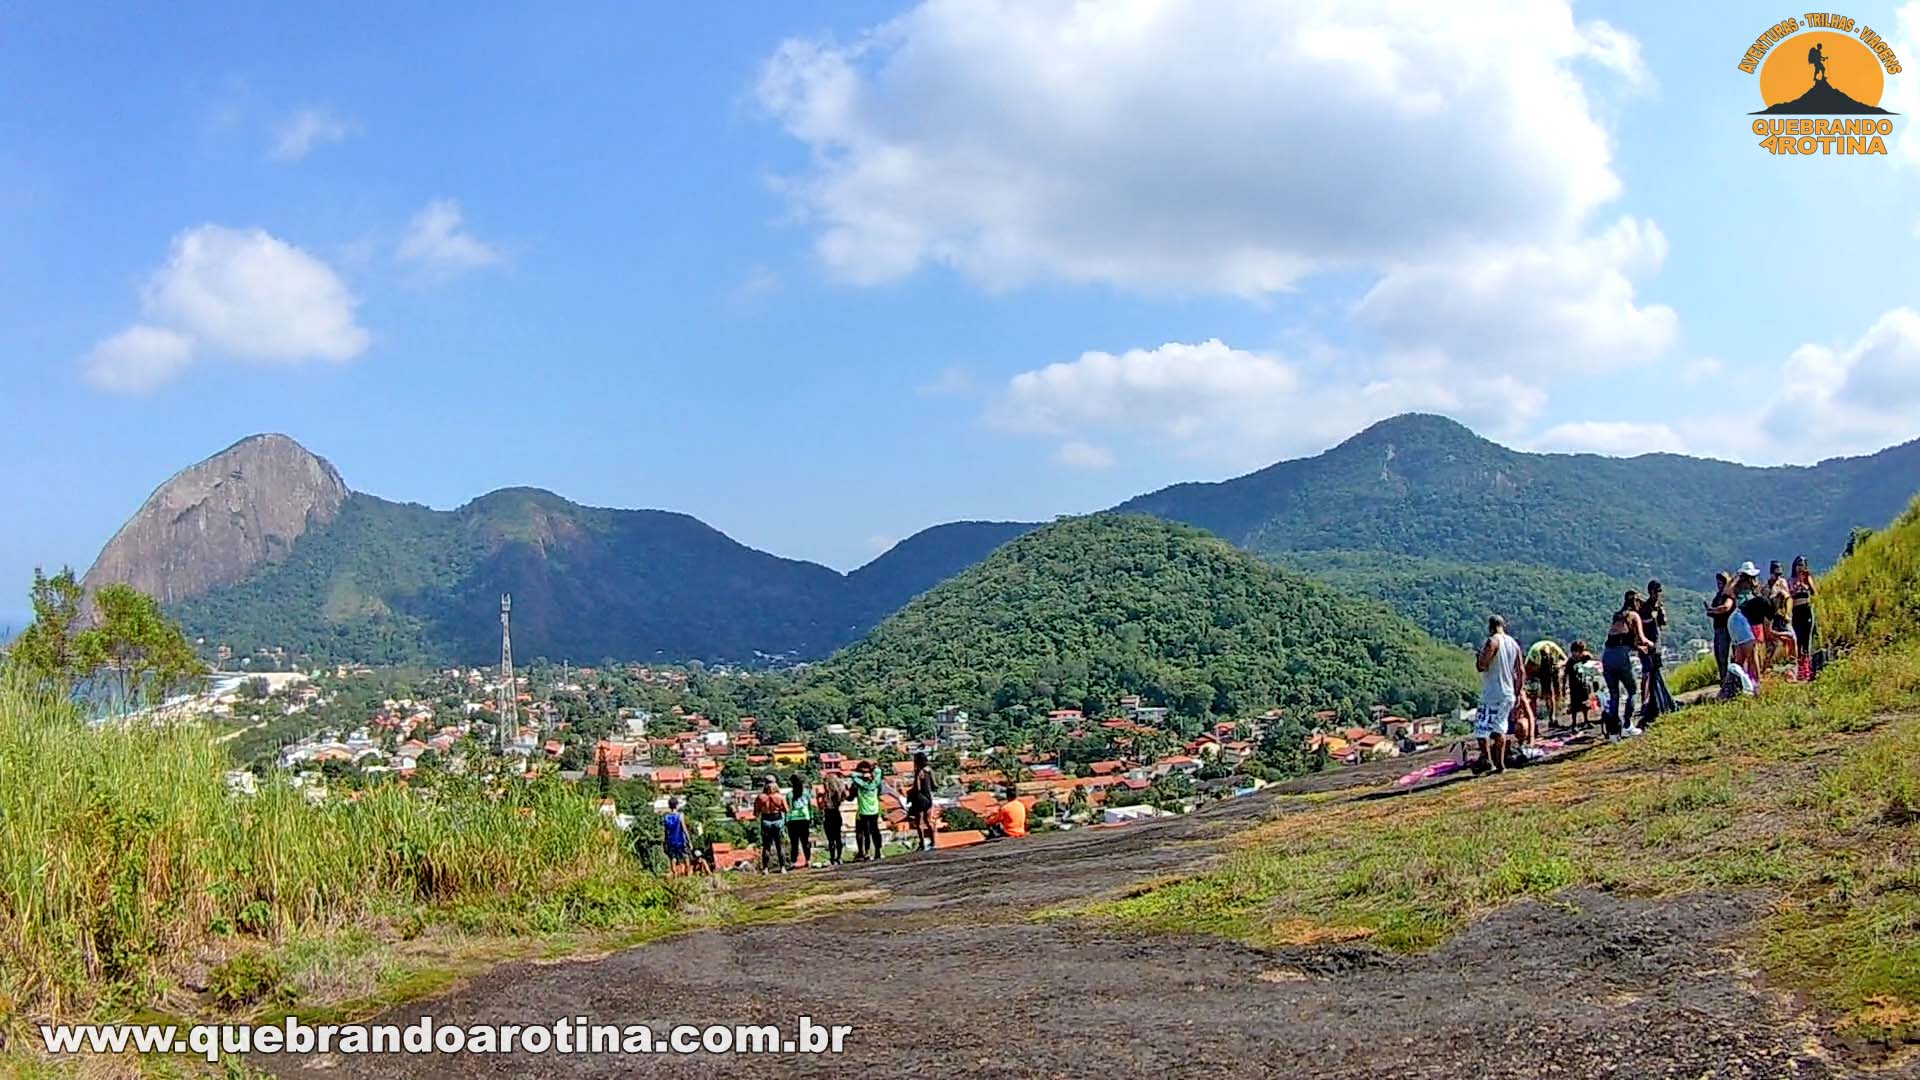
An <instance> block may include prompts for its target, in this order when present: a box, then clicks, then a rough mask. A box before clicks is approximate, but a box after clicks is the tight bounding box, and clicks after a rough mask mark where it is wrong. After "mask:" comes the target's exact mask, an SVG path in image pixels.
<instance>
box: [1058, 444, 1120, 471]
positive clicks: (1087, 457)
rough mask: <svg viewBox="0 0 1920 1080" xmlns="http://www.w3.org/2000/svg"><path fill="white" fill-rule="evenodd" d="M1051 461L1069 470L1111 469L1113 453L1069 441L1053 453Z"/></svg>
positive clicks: (1101, 447) (1092, 445)
mask: <svg viewBox="0 0 1920 1080" xmlns="http://www.w3.org/2000/svg"><path fill="white" fill-rule="evenodd" d="M1053 460H1054V461H1055V462H1056V463H1058V464H1060V465H1065V466H1066V467H1067V468H1069V469H1111V468H1113V451H1111V450H1109V449H1107V448H1106V447H1104V446H1095V445H1094V444H1093V443H1088V442H1081V441H1080V440H1078V439H1071V440H1068V441H1067V442H1063V443H1061V444H1060V446H1059V448H1058V449H1056V450H1054V452H1053Z"/></svg>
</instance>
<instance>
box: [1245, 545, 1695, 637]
mask: <svg viewBox="0 0 1920 1080" xmlns="http://www.w3.org/2000/svg"><path fill="white" fill-rule="evenodd" d="M1269 558H1270V559H1271V560H1272V561H1273V562H1274V563H1276V564H1278V565H1280V566H1284V567H1287V568H1288V569H1291V570H1296V571H1299V572H1300V573H1303V574H1309V575H1311V576H1313V577H1316V578H1319V579H1320V580H1321V581H1324V582H1326V583H1327V584H1329V585H1333V586H1335V587H1337V588H1340V589H1344V590H1347V591H1349V592H1352V593H1354V594H1356V595H1359V596H1370V597H1373V598H1374V599H1376V600H1379V601H1381V602H1383V603H1385V604H1386V605H1387V606H1388V607H1390V608H1392V609H1393V610H1395V611H1397V612H1399V613H1400V614H1402V615H1404V616H1406V617H1407V618H1409V619H1411V620H1413V621H1414V622H1415V623H1418V624H1419V625H1420V627H1421V628H1422V629H1424V630H1426V631H1427V633H1429V634H1432V635H1433V636H1434V637H1436V638H1438V639H1439V640H1441V641H1450V642H1456V643H1460V644H1468V643H1472V644H1477V643H1478V642H1479V641H1481V640H1482V639H1483V638H1484V637H1485V636H1486V632H1487V616H1488V615H1491V614H1494V613H1496V612H1497V613H1499V614H1501V615H1504V616H1506V619H1507V626H1508V628H1509V630H1510V632H1511V633H1513V635H1514V636H1515V637H1518V638H1519V639H1520V640H1521V641H1523V642H1529V643H1530V642H1533V641H1537V640H1539V639H1541V638H1543V637H1550V638H1553V639H1555V640H1557V641H1559V642H1560V643H1561V644H1563V645H1564V644H1566V643H1568V642H1571V641H1573V640H1575V639H1576V638H1585V639H1586V640H1587V641H1588V642H1590V643H1591V644H1592V645H1593V646H1594V647H1595V649H1596V650H1597V649H1598V647H1599V643H1600V640H1601V639H1602V638H1604V637H1605V635H1606V632H1607V623H1608V621H1609V620H1611V619H1612V618H1613V613H1614V611H1615V610H1616V609H1618V608H1619V606H1620V598H1621V596H1622V595H1623V594H1624V593H1625V592H1626V591H1627V590H1628V589H1639V590H1640V591H1641V592H1645V591H1646V584H1647V581H1646V579H1644V578H1643V579H1641V580H1639V581H1627V580H1624V579H1621V578H1617V577H1609V576H1608V575H1606V574H1595V573H1577V572H1575V571H1572V570H1561V569H1555V568H1553V567H1547V566H1528V565H1526V564H1524V563H1515V562H1486V563H1475V564H1469V563H1463V562H1449V561H1447V560H1445V559H1429V558H1421V557H1419V556H1415V555H1402V554H1398V553H1395V552H1391V551H1286V552H1280V553H1277V554H1274V555H1271V556H1269ZM1706 601H1707V596H1706V594H1705V593H1702V592H1697V591H1694V590H1691V589H1676V588H1671V587H1670V588H1669V589H1668V590H1667V618H1668V619H1669V620H1671V621H1670V622H1669V624H1668V628H1667V631H1666V635H1665V639H1667V640H1671V641H1673V642H1675V643H1679V642H1684V641H1687V640H1689V639H1691V638H1709V637H1710V636H1711V634H1712V628H1711V626H1710V625H1709V623H1708V621H1707V615H1706V608H1705V604H1706Z"/></svg>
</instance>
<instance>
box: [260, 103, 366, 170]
mask: <svg viewBox="0 0 1920 1080" xmlns="http://www.w3.org/2000/svg"><path fill="white" fill-rule="evenodd" d="M351 134H353V125H352V124H351V123H349V122H348V121H346V120H343V119H341V118H340V117H338V116H335V115H334V114H333V113H332V112H331V111H329V110H327V109H323V108H320V107H318V106H312V105H309V106H307V107H305V108H301V109H295V110H294V111H293V113H292V114H291V115H289V116H287V117H286V119H284V120H282V121H280V123H279V125H278V126H277V127H275V128H274V132H273V146H272V147H271V148H269V149H268V151H267V156H268V157H270V158H272V159H273V160H275V161H288V162H292V161H299V160H300V159H301V158H304V157H306V156H307V155H308V154H309V153H311V152H312V151H313V149H314V148H315V147H317V146H320V145H322V144H325V143H335V142H339V141H341V140H342V139H345V138H346V137H347V136H349V135H351Z"/></svg>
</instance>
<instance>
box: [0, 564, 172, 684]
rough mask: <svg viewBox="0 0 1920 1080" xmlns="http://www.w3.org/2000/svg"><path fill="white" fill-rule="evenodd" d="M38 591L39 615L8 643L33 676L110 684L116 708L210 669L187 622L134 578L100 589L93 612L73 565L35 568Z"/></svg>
mask: <svg viewBox="0 0 1920 1080" xmlns="http://www.w3.org/2000/svg"><path fill="white" fill-rule="evenodd" d="M32 597H33V611H34V620H33V623H32V625H30V626H28V627H27V629H26V631H25V632H23V633H22V634H21V635H20V638H19V640H17V641H15V642H14V643H13V644H12V645H11V646H9V647H8V650H7V656H8V662H9V663H10V664H11V665H12V666H13V668H14V669H15V670H16V671H17V672H19V677H20V678H22V679H23V680H25V681H27V682H29V683H31V684H34V685H38V686H43V687H46V688H48V689H50V690H52V691H53V692H55V693H59V694H63V695H68V696H71V695H72V694H73V693H74V691H75V688H76V687H87V688H89V689H99V690H103V691H104V696H105V697H107V698H108V700H109V702H110V704H111V705H112V707H113V708H114V709H115V710H117V711H120V712H126V711H128V710H131V709H133V708H135V707H137V706H140V705H150V704H156V703H158V702H160V701H161V700H163V699H164V698H165V697H166V695H167V694H168V693H169V692H171V691H173V690H175V689H177V688H179V687H181V686H183V685H185V684H187V683H189V682H191V681H192V680H194V679H197V678H198V677H200V676H201V675H203V674H205V673H206V665H205V664H204V663H202V662H201V660H200V657H199V655H198V654H197V653H195V652H194V648H193V645H192V644H191V643H189V642H188V641H187V639H186V636H185V635H184V634H182V633H181V632H180V627H179V626H177V625H175V624H174V623H173V622H172V621H170V620H169V619H167V617H166V616H165V615H163V614H161V612H160V605H159V604H157V603H155V602H154V599H153V597H151V596H148V595H146V594H145V593H142V592H140V591H138V590H136V589H134V588H132V587H130V586H127V585H120V584H112V585H107V586H105V587H103V588H102V589H100V591H99V592H98V593H96V594H95V595H94V597H93V611H92V613H91V616H90V617H85V618H83V614H84V613H83V610H82V608H83V606H84V603H85V597H84V596H83V594H82V590H81V587H80V583H79V582H78V581H76V580H75V579H74V576H73V571H72V570H71V569H67V570H62V571H61V572H60V573H58V574H55V575H54V576H53V577H51V578H49V577H47V576H46V575H45V574H43V573H41V572H40V571H38V570H35V571H34V573H33V593H32Z"/></svg>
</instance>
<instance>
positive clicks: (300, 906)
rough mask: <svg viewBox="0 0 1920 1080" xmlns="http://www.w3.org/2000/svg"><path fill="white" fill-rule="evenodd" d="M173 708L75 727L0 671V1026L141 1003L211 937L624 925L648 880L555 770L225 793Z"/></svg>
mask: <svg viewBox="0 0 1920 1080" xmlns="http://www.w3.org/2000/svg"><path fill="white" fill-rule="evenodd" d="M229 767H230V765H229V762H228V760H227V757H226V754H225V752H224V749H223V748H222V747H221V746H219V745H218V744H216V743H215V741H214V740H213V738H212V737H211V736H210V735H209V734H208V733H207V732H206V731H205V730H204V729H202V728H200V727H198V726H191V725H171V726H133V727H107V728H99V729H93V728H89V727H88V726H87V725H86V724H85V723H83V721H82V720H81V718H80V717H79V716H78V715H76V713H75V712H74V710H73V709H72V707H71V706H70V705H68V704H67V703H65V702H62V701H58V700H55V699H53V698H50V697H48V696H47V695H45V694H42V693H38V692H35V691H34V690H31V689H29V688H27V687H24V686H22V685H21V684H20V683H19V682H18V681H17V680H14V679H12V678H10V677H8V676H7V675H6V674H5V673H4V672H0V1025H4V1024H6V1023H8V1022H10V1021H15V1020H18V1019H19V1018H21V1017H28V1016H34V1017H46V1016H71V1015H76V1014H79V1013H84V1012H86V1011H88V1010H89V1009H93V1008H95V1007H96V1006H113V1005H133V1004H145V1003H149V1002H151V1001H153V1000H155V999H156V998H157V997H159V996H160V995H162V994H163V993H164V992H165V991H166V989H167V987H168V986H169V985H170V984H171V982H172V981H173V980H174V979H175V978H176V977H177V975H178V974H179V973H180V972H181V971H182V970H184V969H185V968H186V967H187V966H188V965H190V964H192V963H193V962H194V961H195V959H196V958H197V957H198V955H199V954H200V953H201V952H202V951H203V950H205V949H206V948H207V947H209V946H210V945H213V944H215V942H216V939H219V938H223V937H227V936H234V935H237V936H243V937H245V936H252V937H259V938H264V939H268V940H274V939H278V938H280V937H282V936H283V935H286V934H288V933H290V932H293V931H299V930H306V929H316V928H319V929H324V928H327V927H337V926H343V925H346V924H349V923H352V922H355V921H359V920H368V919H373V918H384V917H393V918H406V919H411V920H421V919H428V920H431V919H434V918H455V919H459V920H461V921H463V922H467V923H472V922H474V921H475V920H480V921H486V920H498V921H504V922H505V923H506V924H508V925H509V926H533V927H536V928H542V929H545V928H554V929H558V928H560V926H561V925H562V924H565V925H584V926H588V927H595V928H599V927H608V926H616V925H617V926H626V925H632V924H635V923H637V922H642V921H645V920H648V919H652V918H659V917H664V915H665V914H666V912H667V910H668V908H669V907H670V897H669V894H668V891H667V890H666V889H665V887H664V886H663V885H662V883H661V882H660V881H659V880H658V879H657V878H654V877H652V876H650V875H648V874H646V873H645V872H644V871H643V870H642V869H641V868H640V866H639V865H638V864H637V862H635V861H634V860H633V859H632V857H631V856H630V855H628V854H626V853H625V851H624V850H623V849H622V847H621V845H620V843H619V841H618V840H617V839H616V837H615V835H614V833H613V831H612V829H611V827H610V825H609V823H608V822H607V821H606V819H605V818H603V817H602V816H601V815H600V814H599V813H597V811H596V808H595V806H594V804H593V803H591V802H590V801H589V800H588V799H586V798H584V797H583V796H581V795H579V794H577V793H576V792H574V791H573V790H572V789H571V788H569V787H568V786H566V785H565V784H563V783H561V782H559V781H557V780H542V781H535V782H532V783H523V782H511V783H505V784H499V785H497V786H495V785H490V784H489V783H487V782H484V781H481V780H463V779H460V778H454V779H453V780H451V781H449V782H448V783H446V784H445V785H444V786H441V787H438V788H435V789H433V790H431V791H426V790H422V789H419V788H415V789H413V790H408V789H405V788H401V787H399V786H397V785H387V786H383V787H379V788H375V789H372V790H369V791H367V792H365V793H363V796H362V797H360V798H358V799H357V800H355V801H346V800H342V799H337V798H336V799H329V800H327V801H325V802H324V803H322V804H320V805H314V804H312V803H309V802H308V800H307V799H306V798H305V797H304V796H303V794H302V793H301V792H298V791H295V790H293V789H291V788H289V787H287V786H285V785H284V784H281V783H268V784H264V785H262V786H261V789H260V792H259V794H258V795H256V796H252V797H248V796H242V795H236V794H231V793H229V791H228V790H227V787H226V784H225V781H224V778H223V774H224V772H225V770H226V769H228V768H229Z"/></svg>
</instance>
